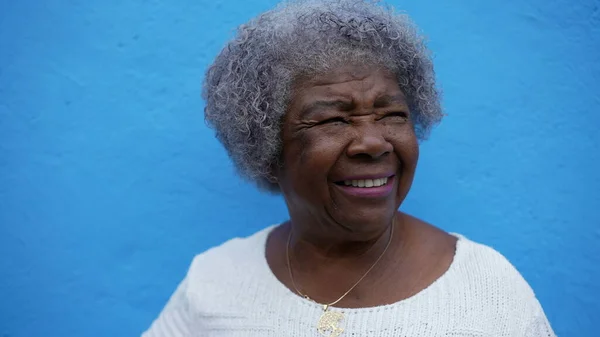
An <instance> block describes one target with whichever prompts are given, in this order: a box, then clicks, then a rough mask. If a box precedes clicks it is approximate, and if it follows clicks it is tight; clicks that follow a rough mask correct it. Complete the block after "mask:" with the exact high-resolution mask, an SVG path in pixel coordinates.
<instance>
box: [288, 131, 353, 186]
mask: <svg viewBox="0 0 600 337" xmlns="http://www.w3.org/2000/svg"><path fill="white" fill-rule="evenodd" d="M288 145H289V146H288V147H287V148H284V167H286V169H287V170H288V171H289V172H290V173H291V174H292V175H293V176H296V177H303V180H304V181H307V180H314V179H322V178H323V177H324V176H327V174H328V173H329V170H330V169H331V167H332V166H333V165H334V164H335V162H336V161H337V159H338V158H339V155H340V153H341V150H340V149H343V140H342V139H340V137H339V136H331V135H327V134H323V133H318V134H317V133H316V132H314V133H311V132H304V133H303V134H302V135H299V136H298V137H297V138H296V139H294V140H293V141H290V142H289V143H288ZM300 183H302V182H300Z"/></svg>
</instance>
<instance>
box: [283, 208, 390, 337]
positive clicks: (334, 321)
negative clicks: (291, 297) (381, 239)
mask: <svg viewBox="0 0 600 337" xmlns="http://www.w3.org/2000/svg"><path fill="white" fill-rule="evenodd" d="M395 220H396V218H395V217H394V221H392V226H391V227H392V228H391V229H390V238H389V239H388V242H387V244H386V246H385V248H384V249H383V252H381V255H379V257H378V258H377V260H375V262H374V263H373V265H372V266H371V267H370V268H369V269H367V271H366V272H365V273H364V274H363V276H362V277H361V278H360V279H358V281H356V283H354V285H353V286H352V287H350V289H348V291H346V292H345V293H344V294H343V295H342V296H341V297H340V298H338V299H337V300H335V301H333V302H331V303H329V304H320V303H318V302H317V301H315V300H313V299H311V298H310V297H308V295H306V294H303V293H302V292H301V291H300V290H298V287H297V286H296V282H295V281H294V275H293V273H292V265H291V260H290V241H291V239H292V232H293V231H292V229H291V228H290V234H289V235H288V239H287V245H286V248H285V255H286V258H287V263H288V271H289V273H290V280H291V281H292V286H293V287H294V290H296V292H297V293H298V295H300V296H302V297H304V298H305V299H307V300H310V301H313V302H315V303H317V304H320V305H322V306H323V313H322V314H321V318H320V319H319V322H318V323H317V331H318V332H319V333H320V334H321V335H322V336H327V335H326V333H327V332H330V334H329V337H337V336H339V335H341V334H342V332H344V329H342V328H340V327H339V326H338V324H339V323H340V322H341V321H342V320H343V319H344V314H342V313H341V312H332V311H328V309H329V307H330V306H332V305H335V304H337V303H338V302H339V301H341V300H342V299H343V298H344V297H346V295H348V294H349V293H350V292H351V291H352V290H353V289H354V288H355V287H356V286H357V285H358V284H359V283H360V282H361V281H362V280H363V279H364V278H365V277H366V276H367V275H368V274H369V272H370V271H371V270H372V269H373V268H374V267H375V266H376V265H377V263H378V262H379V260H381V258H382V257H383V255H384V254H385V252H386V251H387V250H388V248H389V247H390V243H391V242H392V237H393V236H394V227H395V226H394V224H395Z"/></svg>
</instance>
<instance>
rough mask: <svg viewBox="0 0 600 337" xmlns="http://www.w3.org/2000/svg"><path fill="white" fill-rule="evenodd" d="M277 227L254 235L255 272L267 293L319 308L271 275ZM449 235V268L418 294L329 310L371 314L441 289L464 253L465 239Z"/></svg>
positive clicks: (316, 304) (271, 227) (406, 303)
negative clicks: (270, 245)
mask: <svg viewBox="0 0 600 337" xmlns="http://www.w3.org/2000/svg"><path fill="white" fill-rule="evenodd" d="M278 226H279V224H275V225H271V226H269V227H267V228H265V229H263V230H261V231H259V232H258V233H256V240H257V243H258V246H259V247H260V249H257V250H258V251H259V252H260V257H259V261H260V263H259V268H258V270H257V272H258V273H260V275H261V276H263V277H262V278H263V279H264V280H265V286H266V288H267V289H269V291H273V292H276V293H278V294H279V295H280V296H282V298H285V299H286V300H288V301H290V302H292V303H297V304H300V305H305V306H308V307H313V308H317V307H321V306H322V304H319V303H315V302H313V301H311V300H308V299H306V298H304V297H302V296H300V295H298V294H296V293H295V292H293V291H292V290H291V289H289V288H288V287H286V286H285V285H284V284H283V283H281V281H279V279H278V278H277V277H276V276H275V274H273V271H272V270H271V267H269V263H268V262H267V257H266V248H267V239H268V238H269V235H270V234H271V232H272V231H273V230H274V229H275V228H277V227H278ZM449 234H450V235H452V236H454V237H456V238H457V240H456V248H455V250H454V257H453V258H452V262H451V263H450V266H449V267H448V269H447V270H446V271H445V272H444V273H443V274H442V275H441V276H440V277H438V278H437V279H436V280H435V281H433V282H432V283H431V284H430V285H428V286H427V287H426V288H424V289H423V290H421V291H419V292H418V293H416V294H414V295H412V296H410V297H408V298H405V299H403V300H400V301H397V302H394V303H390V304H384V305H378V306H373V307H362V308H346V307H338V306H333V307H330V308H331V309H332V310H337V311H342V312H346V313H356V314H360V313H366V312H372V311H381V310H390V309H394V308H396V307H399V306H403V305H408V304H410V303H412V302H414V301H418V300H419V299H421V298H423V297H427V295H428V294H429V293H431V292H434V291H435V289H436V288H439V287H443V284H444V283H446V282H447V279H448V278H451V275H452V274H454V273H455V271H456V269H457V268H458V266H457V265H458V264H459V262H460V260H461V256H462V255H463V254H464V252H463V250H464V244H465V241H467V239H466V238H465V237H464V236H462V235H460V234H457V233H449Z"/></svg>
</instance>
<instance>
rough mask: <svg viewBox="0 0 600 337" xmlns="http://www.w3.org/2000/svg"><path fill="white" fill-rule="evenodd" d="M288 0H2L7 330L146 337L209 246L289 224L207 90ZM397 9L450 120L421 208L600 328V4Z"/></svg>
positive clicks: (414, 4)
mask: <svg viewBox="0 0 600 337" xmlns="http://www.w3.org/2000/svg"><path fill="white" fill-rule="evenodd" d="M274 3H275V0H262V1H259V0H244V1H241V0H239V1H224V0H218V1H215V0H211V1H207V0H205V1H191V0H188V1H158V0H155V1H141V0H138V1H125V2H124V1H114V0H113V1H77V0H75V1H68V2H66V1H65V2H61V4H60V5H59V4H58V2H56V4H50V3H49V2H43V1H42V2H40V1H32V0H27V1H20V2H18V1H0V336H5V337H9V336H10V337H26V336H27V337H29V336H61V337H67V336H78V337H91V336H113V337H119V336H123V337H125V336H135V335H137V334H139V333H140V332H141V331H142V330H143V329H145V328H146V327H147V326H148V325H149V324H150V322H151V321H152V319H153V318H154V317H155V316H156V315H157V313H158V312H159V310H160V309H161V307H162V305H163V304H164V303H165V301H166V300H167V298H168V296H169V295H170V293H171V291H172V290H173V289H174V287H175V285H176V284H177V283H178V282H179V280H180V279H181V278H182V277H183V275H184V273H185V271H186V268H187V266H188V264H189V262H190V261H191V258H192V256H193V255H194V254H196V253H198V252H201V251H203V250H204V249H206V248H208V247H210V246H213V245H215V244H217V243H219V242H222V241H223V240H226V239H228V238H230V237H232V236H241V235H247V234H250V233H252V232H254V231H256V230H258V229H259V228H262V227H264V226H266V225H268V224H272V223H275V222H277V221H280V220H283V219H285V216H286V210H285V208H284V206H283V203H282V202H281V200H279V199H278V198H275V197H270V196H266V195H262V194H260V193H258V192H257V191H256V190H255V189H254V188H253V187H252V186H250V185H248V184H246V183H244V182H241V181H240V180H239V179H238V178H236V176H235V174H234V172H233V169H232V166H231V164H230V163H229V161H228V158H227V156H226V155H225V153H224V151H223V150H222V148H221V146H220V145H219V144H218V143H217V142H216V141H215V140H214V139H213V136H212V133H211V131H210V130H208V129H207V128H206V126H205V125H204V122H203V115H202V108H203V103H202V101H201V99H200V97H199V92H200V82H201V78H202V75H203V72H204V70H205V68H206V66H207V64H208V63H209V62H210V61H211V60H212V58H213V57H214V56H215V55H216V53H217V52H218V51H219V50H220V48H221V47H222V46H223V44H224V42H225V41H226V39H227V38H228V37H230V36H231V32H232V30H233V28H234V27H235V26H236V25H238V24H240V23H242V22H244V21H246V20H247V19H249V18H250V17H252V16H254V15H256V14H258V13H259V12H261V11H263V10H266V9H268V8H270V7H271V6H272V5H273V4H274ZM393 3H394V4H396V5H397V7H398V8H404V9H406V10H407V11H408V12H409V13H410V14H411V15H412V16H413V17H414V19H415V20H416V21H417V23H418V24H419V25H420V26H421V28H422V29H423V30H424V31H425V32H426V33H427V35H428V36H429V38H430V41H431V43H430V46H431V48H432V49H433V51H434V52H435V55H436V65H437V70H438V75H439V79H440V82H441V84H442V86H443V88H444V92H445V101H444V105H445V108H446V112H447V114H448V116H447V118H446V119H445V120H444V122H443V123H442V124H441V125H440V127H439V128H438V129H437V130H435V131H434V133H433V135H432V138H431V140H430V141H428V142H426V143H424V144H423V146H422V159H421V162H420V167H419V172H418V176H417V179H416V182H415V184H414V188H413V190H412V192H411V194H410V196H409V199H408V200H407V202H406V204H405V205H404V206H403V207H404V209H405V210H406V211H408V212H410V213H413V214H415V215H417V216H420V217H422V218H424V219H426V220H428V221H430V222H432V223H434V224H436V225H438V226H440V227H442V228H444V229H446V230H449V231H454V232H461V233H464V234H465V235H467V236H468V237H470V238H472V239H475V240H478V241H481V242H484V243H487V244H489V245H492V246H494V247H495V248H497V249H498V250H500V251H501V252H502V253H504V254H505V255H506V256H507V257H508V258H509V259H510V260H511V261H512V262H513V263H514V264H515V265H516V266H517V268H518V269H519V270H520V271H521V272H522V273H523V274H524V276H525V277H526V279H527V280H528V281H529V282H530V283H531V285H532V286H533V288H534V289H535V291H536V293H537V294H538V296H539V298H540V300H541V302H542V304H543V305H544V307H545V310H546V312H547V315H548V317H549V319H550V320H551V322H552V323H553V326H554V328H555V330H556V331H557V333H559V334H560V335H562V336H598V334H597V331H598V329H597V326H598V318H599V313H600V281H599V280H600V270H599V266H600V226H599V225H600V178H599V173H600V159H599V157H600V156H599V155H600V149H599V147H600V145H599V144H600V135H599V133H598V132H597V129H598V127H599V126H600V117H599V116H600V115H599V113H598V106H599V105H600V97H599V94H598V92H599V90H600V85H599V84H598V79H600V65H599V64H600V62H599V61H600V9H599V6H600V5H599V3H598V1H594V0H579V1H568V0H554V1H546V0H528V1H517V0H509V1H506V0H489V1H475V0H470V1H469V0H460V1H459V0H456V1H437V2H436V1H423V0H406V1H402V2H400V1H394V2H393Z"/></svg>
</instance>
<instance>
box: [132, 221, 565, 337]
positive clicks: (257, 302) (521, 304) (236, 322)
mask: <svg viewBox="0 0 600 337" xmlns="http://www.w3.org/2000/svg"><path fill="white" fill-rule="evenodd" d="M272 229H273V227H269V228H266V229H264V230H262V231H260V232H258V233H256V234H254V235H252V236H250V237H248V238H244V239H239V238H238V239H232V240H230V241H228V242H226V243H224V244H223V245H221V246H219V247H215V248H212V249H210V250H208V251H206V252H204V253H202V254H200V255H198V256H196V257H195V258H194V260H193V262H192V264H191V267H190V269H189V271H188V274H187V276H186V277H185V279H184V280H183V281H182V282H181V284H180V285H179V287H177V290H176V291H175V293H174V294H173V295H172V296H171V298H170V299H169V301H168V303H167V305H166V306H165V308H164V309H163V311H162V312H161V314H160V315H159V317H158V318H157V319H156V320H155V321H154V322H153V323H152V326H151V327H150V329H149V330H148V331H146V332H145V333H144V334H143V335H142V337H190V336H198V337H199V336H230V337H235V336H240V337H241V336H244V337H254V336H261V337H265V336H272V337H283V336H289V337H317V336H321V335H320V334H319V333H318V332H317V330H316V326H317V322H318V321H319V318H320V316H321V314H322V312H323V311H322V307H321V306H319V305H317V304H315V303H313V302H310V301H308V300H305V299H304V298H301V297H299V296H297V295H296V294H294V293H292V292H291V291H290V290H289V289H288V288H286V287H285V286H284V285H283V284H282V283H280V282H279V281H278V280H277V278H276V277H275V276H274V275H273V274H272V272H271V270H270V269H269V266H268V264H267V262H266V259H265V255H264V254H265V253H264V252H265V243H266V239H267V236H268V234H269V232H270V230H272ZM457 237H458V241H457V246H456V252H455V256H454V260H453V262H452V264H451V265H450V268H449V269H448V271H446V273H445V274H444V275H442V276H441V277H440V278H439V279H438V280H436V281H435V282H434V283H433V284H431V285H430V286H429V287H427V288H426V289H424V290H422V291H421V292H419V293H418V294H416V295H414V296H412V297H410V298H408V299H405V300H402V301H400V302H396V303H393V304H390V305H383V306H378V307H372V308H358V309H357V308H354V309H347V308H331V309H329V310H333V311H337V312H342V313H343V314H344V320H343V321H342V322H341V323H340V325H339V327H340V328H343V329H344V332H343V333H342V334H341V335H340V337H351V336H352V337H358V336H361V337H363V336H365V337H366V336H369V337H392V336H394V337H398V336H411V337H419V336H428V337H430V336H457V337H458V336H469V337H475V336H486V337H487V336H510V337H516V336H527V337H542V336H543V337H549V336H555V335H554V332H553V331H552V329H551V327H550V324H549V323H548V320H547V319H546V316H545V315H544V312H543V310H542V308H541V306H540V304H539V302H538V300H537V299H536V297H535V295H534V293H533V291H532V290H531V288H530V287H529V285H528V284H527V282H526V281H525V280H524V279H523V277H522V276H521V275H520V274H519V272H518V271H517V270H516V269H515V268H514V267H513V266H512V265H511V264H510V263H509V262H508V261H507V260H506V258H504V257H503V256H502V255H501V254H500V253H498V252H496V251H495V250H493V249H492V248H490V247H487V246H484V245H481V244H478V243H475V242H473V241H470V240H468V239H466V238H465V237H463V236H460V235H457ZM326 336H327V335H326Z"/></svg>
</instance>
